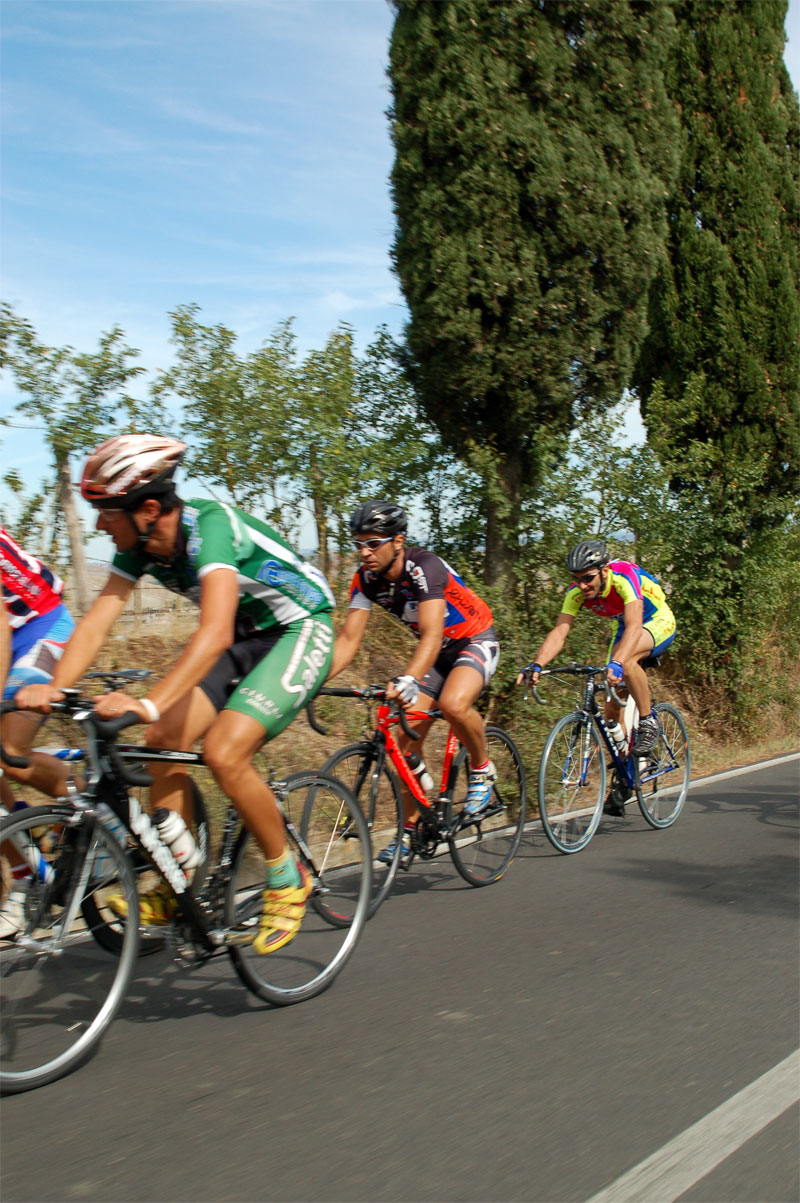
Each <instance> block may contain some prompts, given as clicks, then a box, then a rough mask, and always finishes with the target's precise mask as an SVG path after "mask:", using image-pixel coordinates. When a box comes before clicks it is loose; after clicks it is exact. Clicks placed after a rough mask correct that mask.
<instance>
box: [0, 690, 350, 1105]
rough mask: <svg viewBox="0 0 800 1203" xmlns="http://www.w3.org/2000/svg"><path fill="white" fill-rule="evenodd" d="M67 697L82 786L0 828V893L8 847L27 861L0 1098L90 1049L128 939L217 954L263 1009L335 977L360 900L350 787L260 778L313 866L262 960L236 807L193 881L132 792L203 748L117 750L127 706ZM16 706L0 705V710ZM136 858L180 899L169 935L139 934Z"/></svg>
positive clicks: (181, 956) (292, 840)
mask: <svg viewBox="0 0 800 1203" xmlns="http://www.w3.org/2000/svg"><path fill="white" fill-rule="evenodd" d="M64 693H65V695H66V696H65V699H64V701H63V702H59V703H55V704H54V705H53V710H54V711H56V712H59V713H62V714H65V715H67V716H68V717H70V718H71V719H73V720H74V721H75V722H76V723H78V724H79V725H80V727H81V729H82V732H83V735H84V738H85V742H86V747H85V753H86V773H85V782H84V784H83V785H82V787H81V789H80V790H76V791H75V792H74V793H73V794H72V796H70V797H69V798H66V799H63V800H58V801H54V802H50V803H49V804H48V805H45V806H31V807H26V808H25V809H24V810H21V811H18V812H15V813H13V814H12V815H10V816H9V817H7V818H4V819H3V820H2V822H0V864H1V867H2V881H3V890H4V891H5V889H7V888H8V884H7V883H8V881H9V878H10V873H9V869H8V859H9V856H8V850H9V849H14V848H15V849H17V851H18V852H19V850H20V849H22V850H23V853H24V855H25V856H26V857H27V858H28V863H29V864H30V865H31V866H32V872H31V875H30V880H29V884H28V887H27V890H26V892H25V921H24V924H23V926H22V928H21V929H20V931H19V932H18V933H17V934H16V936H15V938H14V939H13V941H9V942H4V943H3V944H2V945H0V1010H1V1011H2V1020H3V1024H2V1033H0V1090H2V1092H3V1093H16V1092H20V1091H23V1090H29V1089H32V1088H33V1087H36V1086H41V1085H44V1084H46V1083H48V1082H51V1081H54V1080H55V1079H56V1078H59V1077H61V1076H63V1075H64V1074H66V1073H67V1072H69V1071H70V1070H72V1069H74V1068H76V1066H77V1065H78V1064H79V1063H80V1062H82V1061H83V1060H85V1058H86V1057H88V1056H89V1054H90V1053H91V1052H92V1050H93V1049H94V1048H95V1047H96V1046H97V1044H98V1043H99V1041H100V1039H101V1037H102V1035H103V1033H104V1032H105V1030H106V1029H107V1027H108V1025H109V1023H110V1022H111V1020H112V1019H113V1017H114V1015H115V1013H116V1011H117V1009H118V1008H119V1006H120V1004H121V1002H122V1000H123V998H124V997H125V994H126V991H127V988H128V985H129V983H130V980H131V977H132V975H133V972H134V969H135V962H136V958H137V954H138V953H139V950H140V937H141V938H144V939H147V938H150V939H156V940H158V941H161V942H163V941H164V940H165V939H166V942H167V944H168V945H169V946H170V947H171V949H172V951H173V954H174V957H175V959H176V960H178V961H180V962H181V963H183V964H185V965H187V966H190V967H193V966H199V965H202V964H204V963H205V962H206V961H208V960H209V959H210V958H212V957H216V956H219V955H222V954H226V955H228V956H230V958H231V960H232V961H233V965H234V968H235V970H236V972H237V974H238V975H239V977H240V979H241V980H242V982H243V983H244V984H245V985H246V986H247V987H248V989H250V990H251V991H253V992H254V993H255V994H256V995H258V997H260V998H261V999H263V1000H264V1001H266V1002H268V1003H271V1004H273V1005H279V1006H281V1005H287V1004H290V1003H295V1002H301V1001H303V1000H305V999H308V998H311V997H313V996H314V995H316V994H319V993H320V992H321V991H322V990H324V989H325V988H326V987H327V986H329V985H330V984H331V982H332V981H333V980H334V978H335V977H336V976H337V974H338V973H339V972H340V971H341V969H342V968H343V967H344V965H345V963H346V961H347V959H348V958H349V956H350V955H351V953H352V951H353V949H354V947H355V945H356V943H357V941H358V939H359V936H360V934H361V931H362V928H363V925H364V922H365V921H366V918H367V911H368V907H369V901H370V896H371V879H372V869H371V849H370V838H369V831H368V829H367V825H366V822H365V820H364V818H363V815H362V814H361V811H360V809H359V807H358V804H357V803H356V801H355V799H354V798H353V796H352V794H351V793H350V791H349V790H347V789H346V788H345V786H344V785H343V784H342V783H341V782H340V781H338V780H336V779H334V778H330V777H328V776H326V775H325V774H323V773H318V772H300V773H293V774H291V775H290V776H288V777H287V778H286V779H285V780H281V781H272V780H271V781H270V782H269V784H270V786H271V788H272V789H273V791H274V793H275V796H276V798H277V800H278V805H279V807H280V810H281V813H282V816H283V821H284V826H285V830H286V838H287V842H288V844H289V846H290V848H291V850H292V853H293V854H294V855H295V856H296V858H297V860H298V861H299V862H300V863H301V864H302V865H303V866H304V867H305V868H306V870H307V871H308V873H309V874H310V875H311V880H312V891H311V894H310V896H309V900H308V907H307V910H306V915H305V918H304V920H303V923H302V926H301V928H300V931H299V932H298V934H297V935H296V936H295V938H294V940H292V941H291V942H290V943H289V944H287V945H286V946H285V947H284V948H282V949H279V950H277V951H275V952H272V953H270V954H268V955H266V956H259V955H258V954H256V953H255V952H254V951H253V949H252V947H251V945H250V943H249V939H250V938H251V937H252V934H253V931H254V929H255V928H256V927H257V926H258V922H259V919H260V915H261V907H262V899H261V895H262V892H263V889H264V881H265V876H266V871H265V864H264V857H263V853H262V852H261V850H260V849H259V848H258V846H257V845H256V843H255V841H254V840H253V839H252V838H251V837H250V834H249V832H248V831H247V829H246V828H245V827H244V826H243V825H242V823H241V820H240V819H239V816H238V814H237V812H236V810H235V809H234V808H233V806H229V808H228V810H227V813H226V815H225V818H224V822H223V829H222V837H221V842H220V848H219V851H218V853H217V856H216V859H215V863H214V864H213V866H211V867H210V869H209V871H208V872H203V873H202V874H201V875H200V880H199V882H198V881H197V878H195V879H193V880H192V882H191V884H189V883H188V882H187V879H186V876H185V875H184V872H183V870H182V869H181V867H180V866H179V865H178V863H177V861H176V860H175V858H174V856H173V854H172V851H171V849H170V848H169V846H168V845H167V844H166V843H164V842H163V841H162V839H161V838H160V835H159V832H158V828H157V826H156V825H155V824H154V823H153V822H152V821H151V819H150V817H149V816H148V814H147V813H146V811H144V810H143V809H142V807H141V805H140V803H139V801H138V798H137V797H136V794H135V792H134V791H133V790H132V788H131V787H132V786H142V785H146V784H149V777H148V775H147V774H146V773H145V772H144V769H143V764H144V762H145V761H156V760H163V761H169V762H170V763H173V764H180V765H185V766H192V765H202V764H203V761H202V757H201V756H200V755H199V754H198V753H194V752H175V751H172V750H169V749H157V748H150V747H139V748H138V749H136V748H134V746H133V745H127V746H126V753H127V755H126V758H125V759H123V757H122V755H121V750H120V747H119V746H118V745H117V743H116V736H117V734H118V733H119V732H120V731H121V730H123V729H124V728H125V727H127V726H131V725H133V723H135V722H137V721H139V720H138V719H137V717H136V715H134V714H131V713H128V714H125V715H121V716H120V717H119V718H116V719H114V720H112V721H109V722H103V721H102V720H100V719H98V718H97V716H96V714H95V713H94V711H93V710H92V699H90V698H83V697H81V696H80V695H79V694H78V692H77V691H76V690H65V691H64ZM13 708H14V704H13V702H11V703H9V702H4V703H2V706H0V714H2V713H4V712H5V711H7V710H10V709H13ZM137 752H138V756H139V764H138V765H137V764H136V763H134V762H133V757H134V756H135V754H136V753H137ZM0 754H2V749H1V748H0ZM3 758H4V759H5V760H6V762H7V763H9V762H11V763H16V761H13V762H12V761H11V758H10V757H9V756H8V755H4V756H3ZM104 806H108V807H109V809H110V810H111V811H112V812H113V814H114V815H115V816H116V818H117V819H118V820H120V821H121V823H122V824H123V825H124V828H125V832H126V837H125V846H124V847H123V846H122V845H121V844H120V842H119V839H118V838H117V837H116V836H115V834H114V833H113V832H112V831H111V830H110V828H109V826H108V824H107V822H106V821H105V820H104V819H103V817H102V815H103V807H104ZM345 832H346V833H347V838H346V839H344V838H343V833H345ZM138 861H143V862H146V864H147V866H148V869H149V871H150V872H151V874H152V876H153V878H154V880H155V881H156V882H166V883H167V885H168V886H169V888H170V890H171V891H172V894H173V895H174V897H175V899H176V901H177V904H178V906H177V912H176V915H175V918H174V919H173V920H172V922H171V923H170V924H169V926H168V928H167V929H166V932H165V929H164V928H163V927H159V928H142V930H141V932H140V925H139V905H138V891H137V877H138V876H139V874H137V870H136V866H135V862H138ZM33 866H35V867H33ZM114 895H116V896H118V897H119V896H121V898H122V900H123V901H124V904H125V906H124V907H123V908H121V909H122V910H123V912H124V913H123V914H122V915H121V914H120V907H119V904H118V903H117V904H116V905H115V906H114V908H113V909H112V907H111V906H110V905H109V903H110V901H111V898H112V896H114Z"/></svg>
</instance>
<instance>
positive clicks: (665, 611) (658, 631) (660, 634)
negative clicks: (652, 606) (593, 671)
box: [608, 606, 675, 660]
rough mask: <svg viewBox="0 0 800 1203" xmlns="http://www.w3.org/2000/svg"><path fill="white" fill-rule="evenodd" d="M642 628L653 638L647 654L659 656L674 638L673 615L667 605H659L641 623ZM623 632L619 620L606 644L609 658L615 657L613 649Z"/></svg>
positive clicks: (623, 629)
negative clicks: (651, 648) (648, 619)
mask: <svg viewBox="0 0 800 1203" xmlns="http://www.w3.org/2000/svg"><path fill="white" fill-rule="evenodd" d="M642 630H644V631H649V632H650V635H651V636H652V639H653V650H652V651H651V652H647V653H646V654H647V655H648V656H660V655H661V653H662V652H665V651H666V650H667V648H668V647H669V645H670V644H671V643H672V641H673V639H674V638H675V615H674V614H673V613H672V611H671V610H670V608H669V606H659V608H658V609H657V610H656V612H655V614H654V615H653V617H652V618H651V619H650V621H649V622H646V623H644V624H643V626H642ZM624 634H625V626H624V624H623V623H621V622H620V623H618V625H617V629H616V631H615V632H614V638H613V639H612V640H611V643H610V644H609V645H608V659H609V660H614V659H615V656H614V649H615V648H616V647H617V645H618V643H619V641H620V639H621V638H622V636H623V635H624Z"/></svg>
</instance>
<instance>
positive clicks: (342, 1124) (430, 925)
mask: <svg viewBox="0 0 800 1203" xmlns="http://www.w3.org/2000/svg"><path fill="white" fill-rule="evenodd" d="M798 766H800V760H798V759H796V758H795V759H785V760H783V761H782V762H779V763H772V764H771V765H768V766H763V767H760V768H758V769H753V770H752V771H750V770H748V771H747V772H745V773H742V774H739V775H735V776H730V777H727V778H725V779H709V780H708V781H706V782H703V783H698V784H697V785H695V786H693V788H692V790H691V791H690V794H689V800H688V802H687V805H686V809H685V811H684V813H683V815H682V816H681V818H680V820H679V821H678V823H677V824H676V826H675V827H673V828H671V829H669V830H667V831H663V832H657V831H652V830H650V829H649V828H647V827H646V826H645V824H644V822H643V820H642V819H641V817H640V816H639V814H638V810H635V809H634V812H632V813H629V815H627V816H626V817H625V818H624V819H615V820H606V821H605V822H604V823H603V824H602V826H601V828H600V830H599V832H598V834H597V835H596V836H595V838H594V840H593V842H592V843H591V845H590V846H589V847H588V848H587V849H586V850H585V851H584V852H582V853H579V854H577V855H575V856H570V857H564V856H559V855H558V854H556V853H554V852H552V851H551V850H550V847H549V845H548V844H547V843H546V842H545V840H544V838H543V836H542V834H541V832H538V833H534V834H533V835H529V836H527V838H526V841H525V844H524V846H523V850H522V853H521V855H520V857H519V858H518V860H517V861H516V862H515V863H514V865H513V866H512V867H511V869H510V871H509V872H508V874H507V875H506V877H505V878H504V879H503V880H502V881H500V882H499V883H498V884H497V885H495V886H491V887H488V888H487V889H483V890H474V889H470V888H469V887H468V886H467V885H466V884H465V883H463V882H462V881H461V879H460V878H459V877H458V876H457V875H456V873H455V871H454V870H453V869H452V867H451V865H450V862H449V859H448V858H447V857H443V858H441V859H440V860H437V861H436V862H435V863H429V864H421V863H420V862H417V863H416V864H415V865H414V867H413V868H412V870H411V872H410V873H408V874H407V875H403V877H402V880H401V881H400V882H399V884H398V886H397V887H396V890H395V893H394V894H393V895H392V897H391V898H390V899H389V900H388V902H387V903H386V904H385V906H384V907H383V908H382V910H381V911H380V912H379V914H378V915H377V916H376V918H375V919H374V920H373V921H372V922H371V923H370V924H369V925H368V928H367V929H366V932H365V935H364V937H363V938H362V941H361V943H360V945H359V947H358V949H357V950H356V953H355V955H354V957H353V959H352V960H351V961H350V963H349V964H348V965H347V966H346V968H345V970H344V972H343V973H342V975H341V977H340V978H339V979H338V981H337V982H336V983H335V984H334V985H333V987H332V988H331V989H330V990H328V991H327V993H325V994H324V995H322V996H321V997H319V998H317V999H314V1000H312V1001H310V1002H308V1003H305V1004H302V1005H300V1006H296V1007H291V1008H287V1009H283V1010H270V1009H269V1008H267V1007H265V1006H263V1005H262V1004H261V1003H259V1002H258V1001H257V1000H254V999H252V1000H251V998H250V997H249V996H248V995H247V994H246V992H245V991H244V989H243V988H242V987H241V986H240V984H239V982H238V979H237V978H236V977H235V975H234V974H233V972H232V970H231V968H230V967H229V965H228V963H227V961H226V960H224V959H223V960H219V961H216V962H214V963H213V964H212V965H209V966H205V967H203V968H201V969H200V970H198V971H195V972H193V973H190V972H187V971H186V970H185V969H182V968H178V967H175V966H173V965H171V964H170V963H169V962H168V961H166V959H165V958H161V957H159V958H150V959H148V960H147V961H144V962H142V963H141V965H140V971H139V973H138V975H137V978H136V980H135V983H134V986H133V989H132V992H131V995H130V998H129V1000H128V1001H127V1002H126V1003H125V1005H124V1007H123V1009H122V1011H121V1014H120V1016H119V1017H118V1018H117V1020H116V1021H115V1023H114V1024H113V1025H112V1027H111V1029H110V1031H109V1033H108V1035H107V1036H106V1039H105V1041H104V1043H103V1045H102V1046H101V1048H100V1050H99V1051H98V1053H97V1054H96V1055H95V1056H94V1057H93V1059H92V1060H91V1061H90V1062H89V1063H88V1064H87V1065H85V1066H84V1067H83V1068H81V1069H79V1070H77V1071H76V1072H75V1073H73V1074H72V1075H71V1076H70V1077H68V1078H66V1079H64V1080H62V1081H60V1082H57V1083H55V1084H53V1085H51V1086H48V1087H45V1088H44V1089H42V1090H39V1091H33V1092H31V1093H29V1094H26V1095H20V1096H15V1097H11V1098H8V1099H5V1100H3V1105H2V1128H0V1140H1V1141H2V1145H1V1148H0V1151H1V1152H2V1172H3V1178H2V1198H3V1200H4V1203H18V1201H20V1203H21V1201H22V1200H36V1201H37V1203H44V1201H45V1200H60V1201H72V1200H88V1201H94V1200H97V1201H103V1203H106V1201H108V1203H111V1201H115V1200H148V1201H153V1203H162V1201H163V1203H167V1201H170V1203H180V1201H184V1200H185V1201H187V1203H188V1201H191V1203H201V1201H204V1200H212V1201H218V1203H222V1201H223V1200H224V1201H228V1200H241V1201H249V1200H263V1201H267V1200H306V1201H312V1200H324V1201H332V1200H342V1201H344V1200H348V1201H349V1200H394V1201H399V1200H409V1201H411V1200H413V1201H423V1200H425V1201H427V1200H443V1201H444V1200H458V1201H463V1203H466V1201H470V1200H491V1201H493V1203H502V1201H506V1200H530V1201H545V1200H557V1201H571V1200H575V1201H587V1200H589V1199H592V1198H593V1197H594V1196H595V1195H598V1194H600V1193H601V1192H603V1191H604V1189H605V1188H607V1187H608V1186H609V1184H615V1183H617V1182H618V1180H619V1179H620V1178H621V1177H622V1176H623V1175H625V1174H626V1173H628V1172H629V1171H630V1170H631V1169H632V1168H633V1167H637V1166H640V1165H641V1163H643V1162H646V1160H647V1159H648V1158H652V1156H653V1155H654V1154H657V1153H658V1151H659V1150H662V1149H663V1148H664V1146H667V1145H668V1143H669V1142H670V1141H673V1140H675V1139H676V1138H679V1139H678V1141H677V1149H678V1151H677V1154H676V1156H675V1158H674V1160H675V1161H676V1162H677V1163H678V1164H679V1165H680V1166H682V1168H683V1171H684V1175H685V1174H686V1173H687V1172H688V1169H687V1167H691V1166H693V1165H695V1162H694V1161H692V1160H691V1159H689V1157H688V1155H686V1154H685V1147H686V1146H685V1145H684V1144H683V1139H684V1138H683V1136H682V1134H685V1133H686V1132H687V1131H690V1132H691V1131H693V1130H695V1127H694V1126H695V1125H700V1127H699V1128H698V1129H696V1131H697V1132H699V1133H700V1137H699V1139H698V1140H697V1141H696V1142H695V1143H696V1144H697V1145H698V1147H699V1149H700V1154H699V1157H700V1160H699V1162H697V1167H698V1168H696V1169H694V1170H691V1173H690V1174H689V1176H690V1178H691V1174H692V1173H693V1174H695V1175H697V1179H696V1181H692V1183H691V1184H690V1185H688V1187H687V1185H686V1184H685V1183H683V1184H682V1185H681V1186H680V1191H681V1193H680V1194H679V1195H678V1194H676V1193H674V1192H675V1190H676V1189H678V1188H677V1187H676V1186H675V1181H676V1179H672V1180H669V1181H667V1183H666V1184H665V1185H663V1186H659V1187H658V1188H654V1187H652V1185H651V1186H645V1187H636V1188H634V1194H627V1195H626V1194H624V1193H623V1190H622V1187H621V1186H616V1185H615V1186H612V1188H611V1190H610V1191H609V1192H607V1193H606V1194H605V1195H604V1196H602V1197H604V1198H607V1199H610V1200H616V1199H620V1200H621V1199H622V1198H641V1199H642V1200H644V1201H645V1203H661V1200H667V1199H670V1200H672V1199H675V1198H678V1197H679V1198H681V1199H682V1200H695V1201H698V1203H699V1201H701V1200H702V1201H707V1203H712V1201H715V1200H716V1201H723V1200H725V1201H730V1200H741V1201H746V1203H794V1201H795V1200H797V1199H798V1198H799V1197H800V1184H799V1182H798V1163H799V1162H800V1146H799V1144H798V1122H797V1120H798V1116H797V1107H796V1105H795V1106H793V1107H789V1109H788V1110H786V1109H785V1104H786V1098H785V1097H783V1096H781V1094H780V1092H779V1091H777V1090H776V1088H775V1079H774V1074H775V1073H777V1072H778V1070H776V1069H775V1067H779V1069H781V1067H783V1068H782V1070H781V1072H782V1073H783V1077H784V1079H786V1078H787V1074H788V1087H787V1086H786V1083H785V1082H784V1095H785V1091H786V1089H788V1090H789V1101H791V1098H796V1097H797V1094H798V1093H800V1092H797V1091H796V1090H795V1088H794V1086H792V1081H793V1079H794V1077H795V1076H796V1069H795V1066H794V1063H789V1062H787V1061H786V1058H787V1057H789V1055H790V1054H792V1053H793V1052H794V1050H796V1048H797V1039H798V1019H799V1018H800V1015H799V1007H798V1001H799V994H800V992H799V991H798V971H797V970H798V960H797V951H798V941H797V937H798V857H797V851H798V846H797V826H798V777H799V772H798ZM787 1066H788V1068H787ZM771 1073H772V1075H773V1076H769V1075H770V1074H771ZM764 1075H768V1077H767V1078H766V1079H765V1081H764V1086H763V1089H762V1090H761V1095H762V1096H764V1097H762V1099H761V1103H760V1104H758V1103H757V1100H755V1101H754V1097H755V1096H754V1095H753V1089H754V1088H753V1086H752V1084H753V1083H757V1082H758V1080H759V1079H762V1078H763V1076H764ZM739 1097H741V1098H742V1099H746V1100H747V1102H748V1104H749V1112H751V1113H752V1112H753V1111H754V1110H755V1112H756V1119H755V1121H754V1122H755V1127H753V1120H752V1115H751V1118H750V1120H748V1121H745V1120H741V1121H740V1119H739V1111H738V1109H736V1108H738V1103H737V1099H738V1098H739ZM782 1098H783V1101H781V1099H782ZM732 1099H733V1100H734V1102H733V1104H729V1100H732ZM726 1104H729V1106H733V1107H734V1109H735V1113H734V1117H733V1120H732V1121H730V1122H729V1123H728V1130H729V1132H730V1131H731V1130H732V1131H733V1132H734V1134H736V1133H739V1132H741V1134H742V1135H741V1140H740V1141H739V1147H735V1148H733V1149H731V1147H730V1142H729V1144H728V1146H724V1145H722V1144H720V1145H719V1148H718V1149H717V1145H716V1143H715V1142H716V1141H717V1140H718V1134H717V1129H719V1128H720V1127H721V1126H723V1125H722V1118H721V1117H722V1116H723V1114H726V1115H727V1112H725V1105H726ZM759 1106H760V1108H761V1110H760V1111H759V1109H758V1108H759ZM746 1111H748V1107H745V1112H746ZM742 1114H744V1112H743V1113H742ZM748 1123H749V1124H750V1127H749V1128H748V1126H747V1124H748ZM751 1130H752V1131H753V1134H752V1135H749V1136H748V1135H747V1134H748V1132H750V1131H751ZM737 1140H738V1137H737V1136H736V1135H734V1145H736V1143H737ZM715 1150H716V1151H715ZM718 1154H719V1155H718ZM715 1159H716V1160H718V1161H719V1164H715ZM637 1189H638V1190H642V1191H643V1192H644V1193H641V1194H640V1195H637V1194H636V1193H635V1190H637ZM654 1192H655V1193H654Z"/></svg>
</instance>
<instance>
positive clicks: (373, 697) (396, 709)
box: [306, 685, 421, 740]
mask: <svg viewBox="0 0 800 1203" xmlns="http://www.w3.org/2000/svg"><path fill="white" fill-rule="evenodd" d="M323 695H324V696H325V697H329V698H357V699H358V701H360V702H385V701H386V689H385V687H384V686H383V685H367V686H365V687H364V688H363V689H356V688H355V686H342V687H338V686H327V685H323V687H322V689H320V690H318V691H317V693H316V694H315V695H314V696H315V697H321V696H323ZM390 704H391V705H392V706H393V713H394V714H396V715H397V718H398V720H399V722H400V726H401V727H402V728H403V731H404V732H405V733H406V735H407V736H408V737H409V739H414V740H417V739H420V738H421V736H420V734H419V732H418V731H413V730H412V729H411V727H409V725H408V720H407V718H406V713H405V710H404V709H403V707H402V706H400V705H399V703H398V702H397V699H396V698H392V700H391V703H390ZM306 718H307V719H308V722H309V725H310V726H311V727H312V729H313V730H314V731H316V732H317V734H318V735H327V734H328V732H327V730H326V729H325V728H324V727H323V726H322V724H321V723H320V721H319V719H318V718H317V716H316V713H315V711H314V701H313V699H312V701H310V702H309V703H308V705H307V706H306Z"/></svg>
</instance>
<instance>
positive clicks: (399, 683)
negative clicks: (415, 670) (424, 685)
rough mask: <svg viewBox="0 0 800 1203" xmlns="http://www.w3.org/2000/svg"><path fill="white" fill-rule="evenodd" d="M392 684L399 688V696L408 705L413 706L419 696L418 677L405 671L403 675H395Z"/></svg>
mask: <svg viewBox="0 0 800 1203" xmlns="http://www.w3.org/2000/svg"><path fill="white" fill-rule="evenodd" d="M392 685H394V687H395V689H396V690H397V696H398V697H399V698H400V701H401V702H404V703H405V705H406V706H413V705H414V703H415V702H416V700H417V698H418V697H419V681H418V680H417V678H416V677H411V676H409V674H408V673H404V674H403V676H402V677H393V678H392Z"/></svg>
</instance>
